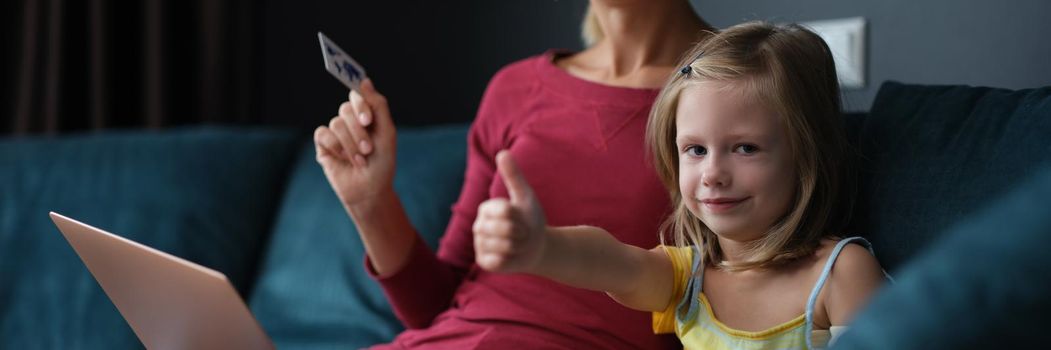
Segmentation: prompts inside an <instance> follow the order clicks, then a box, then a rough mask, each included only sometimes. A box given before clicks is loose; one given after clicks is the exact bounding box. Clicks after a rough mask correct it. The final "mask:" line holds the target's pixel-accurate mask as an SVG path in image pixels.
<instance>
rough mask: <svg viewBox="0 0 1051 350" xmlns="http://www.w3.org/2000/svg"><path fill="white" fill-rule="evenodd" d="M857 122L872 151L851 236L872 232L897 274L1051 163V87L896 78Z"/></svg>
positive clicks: (851, 121)
mask: <svg viewBox="0 0 1051 350" xmlns="http://www.w3.org/2000/svg"><path fill="white" fill-rule="evenodd" d="M847 121H848V123H847V125H848V130H849V134H851V135H852V137H853V138H854V140H853V141H854V142H855V144H856V146H857V148H858V151H859V152H860V154H861V157H862V158H861V161H860V164H861V169H860V181H859V189H858V190H859V196H858V203H857V205H856V206H855V210H854V214H853V219H852V224H851V229H850V231H851V232H848V233H847V234H852V235H853V234H860V235H863V236H866V237H868V238H869V239H870V240H871V241H872V242H873V245H874V248H875V252H876V256H877V257H878V258H879V260H880V262H881V263H882V264H883V266H884V267H885V268H887V269H888V270H889V271H891V273H892V274H893V272H894V270H896V269H897V268H898V267H899V266H900V265H902V264H903V263H904V262H906V261H907V260H908V259H910V258H911V257H912V256H913V255H914V254H916V253H917V252H918V251H919V250H921V249H923V248H926V247H927V246H928V244H929V243H930V242H931V241H932V240H934V239H935V238H937V237H938V236H939V235H940V234H941V232H942V231H944V230H945V229H947V228H948V227H950V226H951V225H952V224H953V223H956V222H959V221H962V220H963V219H966V218H968V217H969V216H971V215H972V214H973V213H975V212H977V211H978V210H980V209H982V208H983V207H985V206H986V205H987V203H988V202H990V201H991V200H993V199H995V198H997V197H999V196H1001V195H1002V194H1003V193H1005V192H1008V191H1010V190H1011V189H1012V188H1013V187H1014V186H1016V185H1017V184H1018V183H1019V182H1021V181H1023V180H1025V179H1027V178H1028V177H1030V176H1032V175H1033V174H1034V173H1035V172H1037V171H1038V170H1039V169H1040V168H1041V167H1043V166H1047V165H1051V87H1045V88H1040V89H1027V90H1017V91H1011V90H1005V89H995V88H985V87H970V86H924V85H908V84H902V83H897V82H887V83H884V84H883V86H882V87H881V88H880V91H879V93H878V94H877V96H876V100H875V102H874V103H873V106H872V109H871V112H870V113H869V114H868V115H867V116H863V115H854V116H848V120H847ZM989 234H990V235H996V234H999V233H998V232H990V233H989ZM976 258H980V257H976Z"/></svg>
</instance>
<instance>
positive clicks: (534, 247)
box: [473, 150, 547, 272]
mask: <svg viewBox="0 0 1051 350" xmlns="http://www.w3.org/2000/svg"><path fill="white" fill-rule="evenodd" d="M496 168H497V171H498V172H499V173H500V178H501V179H502V180H503V182H504V186H506V187H507V192H508V194H509V196H510V198H493V199H489V200H487V201H485V202H482V204H481V205H479V206H478V216H477V218H476V219H475V221H474V226H473V231H474V255H475V261H476V262H477V263H478V265H479V266H481V267H482V268H483V269H486V270H489V271H496V272H530V271H531V270H532V269H533V268H535V267H536V266H537V265H538V264H539V262H540V260H541V259H542V258H543V253H544V252H543V250H544V243H545V240H546V238H547V232H546V230H547V220H546V219H545V218H544V211H543V209H542V208H541V207H540V203H539V202H538V201H537V199H536V196H535V195H533V189H532V188H530V187H529V183H527V182H526V179H525V177H524V176H523V175H522V173H521V172H520V171H519V170H518V167H517V166H516V165H515V162H514V160H513V159H511V154H510V153H508V152H507V151H506V150H504V151H500V152H499V153H497V154H496Z"/></svg>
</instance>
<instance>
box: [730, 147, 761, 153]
mask: <svg viewBox="0 0 1051 350" xmlns="http://www.w3.org/2000/svg"><path fill="white" fill-rule="evenodd" d="M735 151H738V152H741V153H744V154H752V153H755V152H759V147H756V146H755V145H740V146H737V149H736V150H735Z"/></svg>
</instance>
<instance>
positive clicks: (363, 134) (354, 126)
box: [340, 94, 372, 155]
mask: <svg viewBox="0 0 1051 350" xmlns="http://www.w3.org/2000/svg"><path fill="white" fill-rule="evenodd" d="M354 96H357V95H356V94H355V95H354ZM343 104H344V105H349V106H352V107H351V108H349V109H351V111H352V112H351V113H346V114H344V113H343V111H344V109H347V108H343V107H340V116H341V117H343V122H344V123H346V125H347V130H349V131H350V136H351V137H352V138H353V139H354V145H355V146H357V148H358V152H361V154H362V155H368V154H369V153H371V152H372V139H371V137H369V132H368V131H367V130H365V126H364V125H362V123H361V118H360V117H356V116H357V115H361V114H364V113H366V112H364V110H368V109H369V106H367V105H365V104H364V101H363V100H362V99H361V97H352V98H351V101H348V102H343ZM354 113H356V114H354Z"/></svg>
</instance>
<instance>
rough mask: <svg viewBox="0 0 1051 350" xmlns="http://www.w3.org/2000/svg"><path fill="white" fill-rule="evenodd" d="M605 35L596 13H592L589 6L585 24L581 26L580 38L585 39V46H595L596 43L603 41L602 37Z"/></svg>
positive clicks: (585, 15)
mask: <svg viewBox="0 0 1051 350" xmlns="http://www.w3.org/2000/svg"><path fill="white" fill-rule="evenodd" d="M605 35H606V34H605V32H603V31H602V25H601V24H599V23H598V17H596V16H595V11H592V10H591V5H588V9H587V11H586V12H585V14H584V23H583V24H581V25H580V37H581V39H584V46H585V47H590V46H591V45H595V43H597V42H599V41H602V37H603V36H605Z"/></svg>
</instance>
